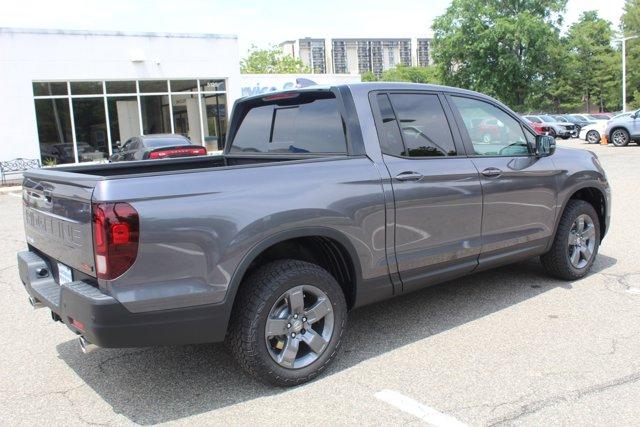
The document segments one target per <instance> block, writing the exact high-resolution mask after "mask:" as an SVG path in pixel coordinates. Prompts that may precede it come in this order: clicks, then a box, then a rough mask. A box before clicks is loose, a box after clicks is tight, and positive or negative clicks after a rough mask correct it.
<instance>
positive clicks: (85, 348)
mask: <svg viewBox="0 0 640 427" xmlns="http://www.w3.org/2000/svg"><path fill="white" fill-rule="evenodd" d="M78 344H79V345H80V351H81V352H82V353H83V354H89V353H92V352H93V351H95V350H97V349H98V348H99V347H98V346H97V345H95V344H91V343H90V342H89V341H87V339H86V338H85V337H83V336H82V335H80V336H79V337H78Z"/></svg>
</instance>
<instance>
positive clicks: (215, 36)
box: [0, 27, 238, 40]
mask: <svg viewBox="0 0 640 427" xmlns="http://www.w3.org/2000/svg"><path fill="white" fill-rule="evenodd" d="M1 34H53V35H66V36H102V37H171V38H185V39H234V40H237V39H238V36H237V35H235V34H209V33H166V32H160V33H157V32H144V31H93V30H92V31H87V30H61V29H49V28H12V27H0V35H1Z"/></svg>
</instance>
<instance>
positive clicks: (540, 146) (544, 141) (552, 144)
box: [535, 135, 556, 157]
mask: <svg viewBox="0 0 640 427" xmlns="http://www.w3.org/2000/svg"><path fill="white" fill-rule="evenodd" d="M535 150H536V152H535V155H536V156H538V157H547V156H550V155H552V154H553V153H555V151H556V139H555V138H554V137H552V136H549V135H536V146H535Z"/></svg>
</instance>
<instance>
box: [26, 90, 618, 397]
mask: <svg viewBox="0 0 640 427" xmlns="http://www.w3.org/2000/svg"><path fill="white" fill-rule="evenodd" d="M488 122H491V123H495V124H496V131H495V132H491V133H490V135H491V137H490V138H486V134H487V132H486V130H485V129H484V128H483V126H484V125H483V124H484V123H488ZM23 203H24V223H25V233H26V239H27V244H28V250H27V251H25V252H21V253H19V254H18V265H19V270H20V278H21V279H22V282H23V283H24V286H25V288H26V291H27V293H28V294H29V299H30V302H31V304H32V305H33V306H34V307H48V308H49V309H50V310H51V313H52V316H53V319H54V320H58V321H61V322H63V323H64V324H65V325H66V326H67V327H68V328H69V329H71V331H73V332H74V333H76V334H77V335H78V336H79V342H80V346H81V347H82V349H83V350H84V351H89V350H91V349H94V348H97V347H141V346H156V345H165V344H191V343H210V342H218V341H224V340H226V342H227V343H228V345H229V347H230V349H231V352H232V353H233V354H234V355H235V357H236V358H237V360H238V362H239V363H240V365H241V366H242V367H243V368H244V369H245V370H246V371H247V372H249V373H250V374H253V375H254V376H256V377H258V378H261V379H262V380H265V381H267V382H270V383H272V384H276V385H281V386H287V385H295V384H300V383H302V382H305V381H308V380H310V379H312V378H314V377H315V376H317V375H318V374H319V373H320V372H321V371H322V370H323V369H325V368H326V367H327V365H328V364H329V363H330V362H331V360H332V359H333V358H334V357H335V356H336V353H337V351H338V347H339V345H340V341H341V338H342V336H343V331H344V329H345V326H346V320H347V312H348V310H350V309H353V308H356V307H360V306H363V305H365V304H370V303H373V302H376V301H381V300H384V299H387V298H390V297H392V296H395V295H401V294H404V293H407V292H411V291H415V290H417V289H421V288H424V287H426V286H429V285H433V284H435V283H439V282H443V281H447V280H450V279H454V278H457V277H461V276H464V275H468V274H471V273H474V272H477V271H481V270H486V269H489V268H493V267H496V266H500V265H504V264H508V263H513V262H515V261H519V260H523V259H526V258H529V257H535V256H540V257H541V259H542V264H543V266H544V267H545V269H546V270H547V271H548V273H549V274H550V275H551V276H553V277H556V278H559V279H564V280H575V279H579V278H581V277H583V276H584V275H586V274H587V272H588V271H589V269H590V268H591V266H592V264H593V262H594V259H595V257H596V254H597V252H598V246H599V244H600V242H601V239H602V238H603V237H604V235H605V233H606V231H607V229H608V228H609V212H610V209H611V208H610V206H611V196H610V191H609V184H608V182H607V177H606V175H605V172H604V171H603V169H602V167H601V165H600V163H599V161H598V159H597V157H596V156H595V154H593V153H591V152H589V151H586V150H579V149H578V150H576V149H564V148H557V149H556V146H555V141H554V139H553V137H550V136H544V135H537V136H536V134H535V133H534V131H533V129H532V128H531V127H530V126H529V125H528V124H527V123H526V122H525V121H523V120H522V119H520V118H519V117H518V115H517V114H515V113H514V112H513V111H511V110H510V109H509V108H507V107H506V106H504V105H502V104H501V103H499V102H498V101H496V100H494V99H492V98H489V97H487V96H484V95H482V94H479V93H475V92H471V91H467V90H461V89H455V88H449V87H442V86H432V85H417V84H394V83H371V84H349V85H340V86H333V87H310V88H304V89H298V90H292V91H285V92H277V93H272V94H268V95H259V96H254V97H247V98H242V99H240V100H239V101H238V102H236V104H235V106H234V110H233V114H232V116H231V122H230V127H229V132H228V137H227V143H226V147H225V150H224V152H223V154H222V155H216V156H202V157H194V158H180V159H166V160H153V161H132V162H122V163H115V164H100V165H80V166H71V167H60V168H51V169H43V170H34V171H29V172H26V173H25V176H24V183H23ZM373 332H374V331H372V333H373Z"/></svg>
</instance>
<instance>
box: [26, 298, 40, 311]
mask: <svg viewBox="0 0 640 427" xmlns="http://www.w3.org/2000/svg"><path fill="white" fill-rule="evenodd" d="M29 304H30V305H31V307H32V308H33V309H34V310H37V309H38V308H42V307H44V304H43V303H41V302H40V301H38V300H37V299H35V298H34V297H29Z"/></svg>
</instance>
